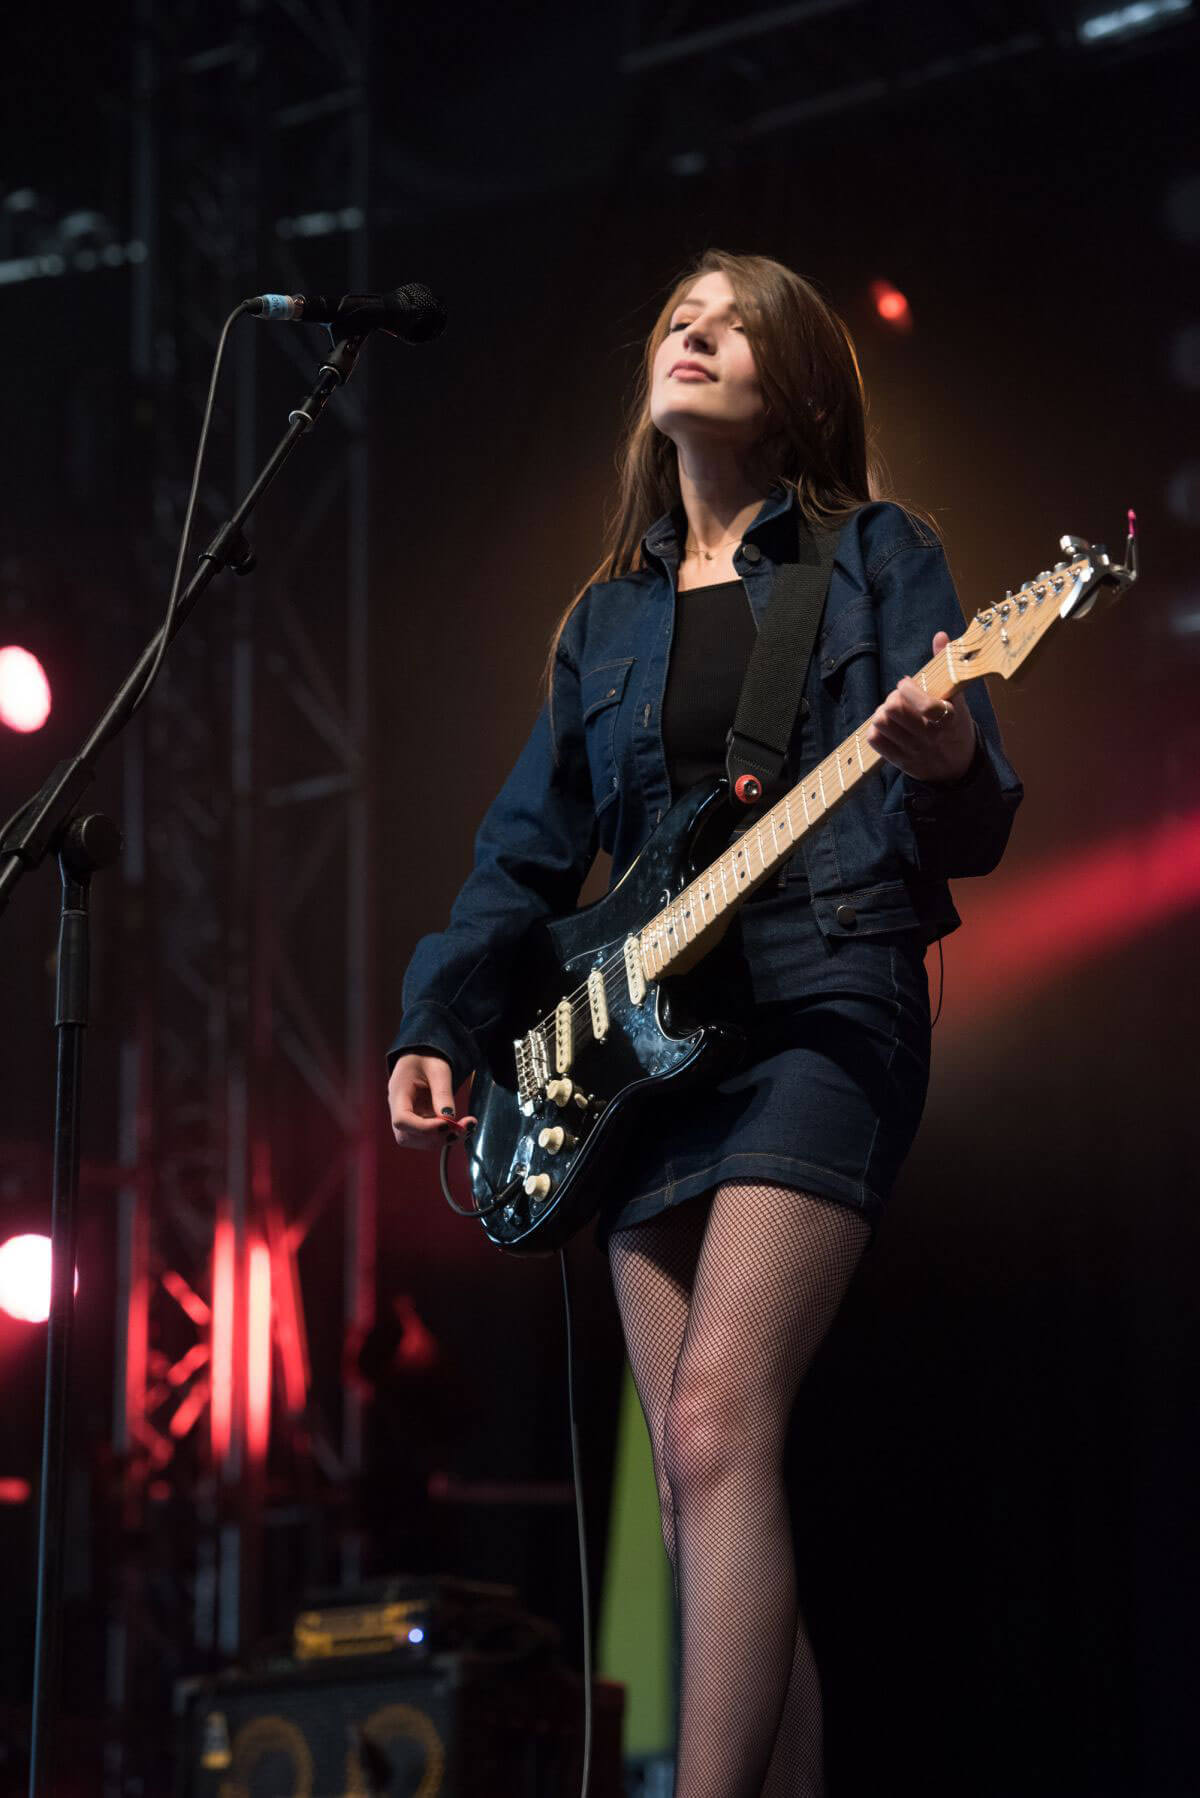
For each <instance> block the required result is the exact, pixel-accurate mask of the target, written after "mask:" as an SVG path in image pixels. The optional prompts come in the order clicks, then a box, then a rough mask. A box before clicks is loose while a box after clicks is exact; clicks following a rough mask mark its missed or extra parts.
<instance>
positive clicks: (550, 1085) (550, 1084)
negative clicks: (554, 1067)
mask: <svg viewBox="0 0 1200 1798" xmlns="http://www.w3.org/2000/svg"><path fill="white" fill-rule="evenodd" d="M574 1090H575V1083H574V1081H572V1080H547V1082H546V1097H547V1098H548V1099H551V1100H553V1102H554V1104H555V1105H557V1106H558V1107H559V1109H560V1110H561V1109H562V1107H563V1106H564V1105H569V1104H570V1103H571V1094H572V1093H573V1092H574Z"/></svg>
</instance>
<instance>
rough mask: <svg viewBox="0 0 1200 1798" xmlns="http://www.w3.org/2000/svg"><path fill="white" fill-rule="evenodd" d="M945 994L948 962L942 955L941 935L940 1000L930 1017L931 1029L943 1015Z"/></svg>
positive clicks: (939, 939) (940, 943) (939, 949)
mask: <svg viewBox="0 0 1200 1798" xmlns="http://www.w3.org/2000/svg"><path fill="white" fill-rule="evenodd" d="M945 996H946V962H945V958H944V957H943V955H942V939H941V937H939V938H938V1002H937V1010H936V1011H935V1012H934V1014H933V1016H932V1018H930V1020H929V1028H930V1029H931V1030H932V1029H933V1027H934V1025H935V1024H936V1023H937V1021H938V1019H939V1018H940V1017H941V1015H942V1000H943V999H944V998H945Z"/></svg>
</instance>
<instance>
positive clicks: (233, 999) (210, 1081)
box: [108, 0, 382, 1789]
mask: <svg viewBox="0 0 1200 1798" xmlns="http://www.w3.org/2000/svg"><path fill="white" fill-rule="evenodd" d="M369 30H370V7H369V0H346V4H345V5H339V4H336V3H335V0H321V3H319V4H306V3H302V0H279V3H278V4H258V3H257V0H226V3H225V4H223V5H217V6H213V5H211V4H206V5H204V6H200V5H198V4H189V5H184V6H182V7H173V8H171V9H169V10H168V11H164V10H163V9H162V8H160V7H156V6H155V5H154V4H153V0H139V4H138V12H137V37H136V47H135V52H134V55H135V67H134V81H133V87H134V104H133V107H132V109H131V124H130V129H131V138H132V142H131V171H132V206H131V211H132V217H131V232H130V235H131V237H132V238H133V239H134V240H135V241H137V242H139V243H141V244H144V245H145V254H144V256H143V257H142V259H141V260H140V261H138V262H137V263H136V264H135V265H134V267H133V270H132V275H131V335H130V357H131V366H132V373H133V379H134V383H135V388H136V393H137V404H138V406H139V408H140V411H141V414H142V417H143V420H144V427H145V430H146V431H147V432H148V433H149V437H150V443H151V467H152V494H151V516H150V521H149V526H148V529H147V531H146V534H145V538H144V541H143V543H142V546H141V549H142V564H143V574H144V576H145V588H146V591H147V594H148V595H149V596H150V597H149V599H148V607H149V609H148V610H147V613H146V618H145V623H146V625H147V626H148V627H151V628H152V627H153V625H154V624H155V622H156V620H157V618H158V616H160V615H161V610H162V604H163V602H164V600H165V595H166V592H167V590H168V587H169V582H170V571H171V568H172V565H173V561H174V555H175V552H176V549H177V544H178V535H179V530H180V528H181V523H182V517H183V510H184V505H185V501H186V495H187V490H188V484H189V481H190V477H191V462H192V457H193V454H194V448H195V444H196V442H197V438H198V433H199V424H200V416H201V411H202V407H203V404H204V397H205V392H206V388H207V384H208V377H209V371H210V368H211V363H212V357H213V353H214V349H215V345H216V341H217V338H218V335H219V332H220V328H221V323H222V321H223V319H224V318H225V316H226V315H227V314H228V313H229V312H230V311H231V310H232V309H233V307H234V306H235V305H236V304H237V302H238V300H239V299H241V298H242V297H244V296H245V295H246V294H247V293H253V292H256V291H258V290H259V289H261V288H264V287H273V288H285V287H288V286H291V287H293V288H302V287H303V286H304V281H305V276H304V273H303V272H302V270H301V268H300V266H299V264H298V261H297V252H298V250H299V248H300V246H301V245H302V244H305V243H306V242H311V240H312V239H314V238H324V239H325V240H326V241H324V242H323V243H322V244H321V245H320V251H321V267H322V269H323V271H324V278H325V281H326V282H327V284H329V285H330V286H332V285H333V284H334V283H335V282H338V281H340V282H341V283H342V285H343V287H344V288H345V289H346V290H349V291H353V290H356V289H358V290H361V289H362V288H363V287H365V285H366V281H367V238H368V228H369V222H370V206H369V183H370V168H369V155H370V144H369V113H370V108H369V103H368V93H367V69H368V48H369ZM284 93H286V95H287V96H288V99H289V104H287V105H286V106H285V105H283V104H282V101H281V98H280V96H281V95H282V94H284ZM298 93H299V94H307V95H310V96H311V97H310V98H308V99H307V100H306V101H305V102H304V103H302V104H297V103H295V96H296V95H297V94H298ZM298 194H303V195H304V196H305V201H306V209H305V210H301V208H300V206H299V205H298V204H297V199H296V196H297V195H298ZM331 252H332V253H331ZM310 253H313V252H311V251H310ZM325 347H327V345H326V346H325ZM321 348H322V345H321V342H320V340H319V339H316V338H315V337H314V335H313V333H312V332H311V330H309V331H307V332H306V331H303V330H302V329H296V328H293V327H283V326H280V327H261V326H259V325H257V324H256V323H254V322H253V321H248V320H243V321H242V322H240V323H239V325H238V327H237V328H236V330H235V333H234V336H233V338H232V340H231V356H230V359H229V366H228V367H227V370H226V374H225V377H224V380H223V384H222V389H221V391H220V393H219V395H218V399H217V410H216V413H215V416H214V428H213V438H212V443H211V447H210V453H209V459H208V464H207V467H206V470H205V477H204V481H203V483H202V486H201V490H200V496H199V501H198V508H197V519H196V526H195V531H194V537H193V545H192V552H191V553H192V555H195V554H196V553H197V552H198V551H199V550H200V549H202V548H203V546H204V544H205V543H206V542H207V541H208V540H209V539H210V538H211V536H212V535H213V534H214V531H215V529H216V527H217V526H218V525H219V524H220V523H221V522H222V521H223V520H224V518H225V517H227V516H228V513H229V511H230V510H231V509H232V506H233V504H234V503H236V500H237V499H238V498H239V497H240V496H241V495H242V494H243V493H244V492H245V490H246V488H247V487H248V486H249V484H250V481H251V479H252V477H253V475H254V473H255V472H256V471H257V468H258V465H259V463H260V461H261V459H262V457H263V456H264V455H265V453H266V452H267V451H268V450H269V449H270V448H271V447H272V446H273V444H274V442H275V441H276V440H277V438H278V437H279V436H280V435H281V434H282V431H283V430H284V428H285V426H286V420H287V412H288V410H289V408H290V407H291V406H292V405H295V404H296V403H298V399H299V396H300V395H301V394H302V393H303V392H305V391H307V388H308V387H309V386H310V385H311V381H312V379H313V378H314V377H315V373H316V369H317V366H318V363H319V360H320V352H321ZM365 397H366V390H365V383H362V382H361V380H360V382H359V383H358V384H357V385H356V386H355V385H352V386H351V387H350V388H349V389H348V390H347V391H346V392H345V393H341V394H339V395H338V396H337V398H336V399H335V401H334V403H333V404H332V405H331V406H330V408H329V410H328V413H327V414H326V416H325V419H324V420H323V422H322V428H321V429H320V430H319V431H318V433H317V434H316V436H315V438H314V441H313V443H312V444H306V445H305V446H303V447H302V448H301V449H300V450H298V451H297V453H296V455H295V456H294V457H293V458H292V460H291V462H290V463H289V465H288V468H287V470H286V473H285V475H284V477H283V478H282V480H281V481H280V482H279V483H278V484H277V486H276V487H275V488H273V489H272V491H271V493H270V495H269V497H268V499H267V500H266V501H265V502H264V505H263V508H262V509H261V511H260V512H259V513H258V514H256V516H255V518H254V519H253V520H252V521H251V535H252V538H253V541H254V547H255V550H256V553H257V558H258V568H257V570H256V572H254V573H253V574H252V575H250V576H249V577H248V578H244V579H236V578H235V577H233V576H232V575H226V576H224V577H222V578H221V579H220V580H218V581H217V582H216V583H215V584H214V586H213V587H212V588H211V589H210V590H209V592H208V594H207V595H206V596H205V598H204V600H203V601H202V602H201V605H200V606H199V607H198V608H197V611H196V612H195V613H194V614H193V616H192V617H191V618H190V619H189V621H188V623H187V625H186V626H185V628H184V630H183V631H182V632H181V634H180V636H179V637H178V639H177V640H176V642H175V644H174V645H173V647H172V649H171V651H170V654H169V656H168V658H167V660H166V662H165V663H164V666H163V670H162V674H161V676H160V679H159V683H158V686H157V688H156V690H155V692H154V695H153V696H152V698H151V700H150V701H149V703H148V705H147V707H146V708H145V711H144V713H143V714H142V715H141V716H140V717H139V719H138V720H137V721H136V723H135V726H134V728H133V729H132V730H130V731H129V732H127V734H126V739H125V763H124V766H125V784H124V808H123V818H122V824H123V827H124V830H125V833H126V839H127V845H128V848H127V856H126V864H125V878H126V881H127V883H128V915H130V916H131V917H132V918H134V919H135V920H136V924H135V926H134V928H133V929H132V930H131V933H130V934H131V945H130V946H131V949H132V950H133V951H134V953H136V955H137V957H138V963H137V966H138V978H137V980H136V981H134V982H131V983H130V984H131V986H133V987H136V992H137V998H136V1001H135V1003H134V1005H133V1007H132V1010H131V1015H130V1018H129V1023H128V1029H127V1032H126V1041H125V1047H124V1052H123V1056H122V1068H121V1113H122V1130H121V1144H120V1150H121V1160H122V1165H123V1167H124V1168H125V1170H126V1178H125V1181H124V1184H123V1185H122V1187H121V1191H120V1200H119V1232H120V1260H119V1266H120V1278H119V1288H118V1292H117V1295H116V1304H117V1322H118V1330H117V1335H118V1341H119V1343H120V1345H121V1353H120V1357H119V1363H118V1367H117V1371H116V1383H115V1403H114V1441H115V1446H116V1449H117V1452H118V1456H119V1457H120V1458H121V1461H122V1464H123V1466H124V1470H125V1501H124V1510H125V1518H126V1522H127V1523H128V1524H129V1525H130V1527H133V1528H137V1529H146V1528H152V1527H153V1524H154V1517H155V1514H156V1506H155V1505H154V1503H152V1502H151V1500H152V1498H153V1496H154V1490H155V1485H156V1482H157V1483H158V1488H159V1490H161V1489H162V1488H163V1487H164V1486H165V1487H168V1488H169V1487H172V1486H174V1487H177V1488H178V1489H179V1490H180V1492H181V1495H184V1496H186V1501H187V1504H188V1506H189V1507H191V1508H193V1509H194V1512H195V1515H196V1517H197V1519H198V1521H199V1527H198V1529H197V1532H196V1539H195V1558H194V1562H193V1565H192V1569H191V1578H190V1581H189V1582H188V1585H187V1599H186V1609H187V1613H188V1615H187V1617H186V1619H183V1618H180V1619H178V1622H179V1624H180V1628H181V1636H182V1641H183V1643H185V1644H190V1648H191V1650H192V1651H193V1660H194V1655H195V1652H196V1651H198V1652H199V1653H200V1654H201V1655H202V1656H210V1657H211V1658H212V1659H214V1660H226V1659H229V1658H231V1657H233V1656H235V1655H237V1654H238V1653H240V1652H241V1651H242V1650H243V1648H244V1647H245V1646H246V1645H247V1644H248V1643H249V1642H250V1641H251V1640H252V1639H253V1638H254V1636H255V1635H256V1633H257V1632H258V1630H259V1628H260V1626H261V1625H262V1623H263V1621H264V1598H265V1597H266V1596H267V1595H265V1594H264V1592H263V1590H262V1577H263V1576H262V1568H263V1565H264V1561H263V1557H262V1555H261V1554H260V1553H259V1546H260V1543H261V1538H262V1533H263V1530H264V1527H265V1526H266V1525H267V1524H268V1523H269V1520H270V1515H271V1513H270V1505H269V1488H268V1479H267V1474H268V1469H269V1466H270V1465H271V1458H272V1456H273V1457H274V1459H275V1462H276V1464H279V1463H280V1459H281V1457H283V1458H284V1459H285V1460H286V1458H287V1457H288V1456H289V1455H291V1456H295V1455H297V1454H300V1453H303V1455H304V1456H305V1457H306V1459H307V1460H308V1462H309V1464H310V1465H311V1466H315V1467H316V1468H317V1469H319V1470H321V1472H322V1473H323V1475H324V1476H327V1477H329V1478H331V1479H334V1480H337V1481H339V1482H344V1481H347V1480H352V1479H353V1477H354V1476H355V1475H356V1474H357V1473H358V1472H359V1470H360V1468H361V1462H362V1418H361V1414H360V1404H359V1400H358V1398H357V1395H356V1394H355V1393H354V1392H353V1391H352V1390H350V1391H345V1390H344V1389H343V1385H342V1381H341V1364H340V1343H341V1341H344V1340H345V1339H346V1338H347V1337H348V1336H352V1335H353V1333H355V1332H361V1331H362V1330H364V1329H365V1328H366V1327H367V1325H368V1324H369V1322H370V1320H371V1317H372V1315H373V1308H374V1255H375V1204H376V1168H375V1156H374V1141H373V1124H374V1112H375V1110H376V1108H377V1106H378V1103H379V1098H380V1095H379V1090H378V1089H379V1085H380V1079H381V1074H380V1069H381V1065H382V1064H381V1062H380V1058H379V1053H378V1045H377V1043H376V1041H375V1037H374V1031H373V1027H372V1020H371V1015H370V995H371V988H372V980H371V901H370V879H371V855H370V791H369V783H368V762H369V745H368V668H369V657H368V626H369V617H368V597H369V595H368V493H367V474H368V454H369V448H368V432H367V412H366V405H365ZM190 565H191V564H190V562H189V567H190ZM187 572H188V569H185V578H186V573H187ZM318 1237H319V1238H320V1242H319V1250H318V1253H317V1255H316V1259H318V1260H319V1261H320V1262H321V1263H322V1266H321V1268H320V1270H319V1271H320V1273H321V1275H322V1276H323V1277H322V1278H320V1279H315V1278H310V1277H308V1276H307V1274H306V1244H308V1243H310V1242H313V1241H316V1239H317V1238H318ZM334 1242H336V1244H337V1253H338V1258H339V1260H340V1264H341V1268H342V1277H341V1281H340V1284H337V1283H335V1282H333V1281H331V1280H330V1279H329V1268H328V1262H329V1259H330V1250H331V1244H332V1243H334ZM256 1254H259V1255H261V1256H265V1260H263V1261H262V1263H261V1265H263V1266H264V1267H265V1268H267V1269H268V1270H269V1276H270V1285H271V1288H272V1290H273V1295H274V1306H273V1309H274V1316H275V1331H274V1336H275V1342H274V1350H273V1352H272V1356H271V1358H272V1360H273V1362H274V1365H275V1366H276V1368H277V1369H278V1370H279V1371H280V1373H281V1374H282V1376H283V1377H282V1379H281V1381H280V1383H279V1387H278V1392H279V1396H278V1399H277V1402H276V1404H275V1406H274V1419H275V1424H274V1433H273V1435H272V1437H271V1438H270V1442H269V1444H267V1445H264V1444H263V1442H262V1441H261V1420H260V1421H259V1424H258V1425H257V1426H255V1425H254V1419H253V1418H252V1416H251V1415H250V1402H251V1401H254V1402H260V1401H259V1400H255V1398H254V1394H253V1392H252V1391H251V1390H250V1385H249V1376H248V1374H247V1367H248V1357H249V1356H250V1355H251V1354H252V1353H253V1352H254V1344H253V1343H252V1341H251V1332H252V1331H253V1330H254V1329H255V1328H256V1327H258V1326H256V1324H255V1320H254V1317H253V1315H252V1307H251V1280H252V1262H253V1261H254V1257H255V1255H256ZM223 1281H224V1282H225V1288H226V1289H223V1286H222V1282H223ZM335 1284H336V1288H337V1289H336V1291H334V1290H332V1289H333V1287H334V1286H335ZM314 1312H318V1313H323V1312H327V1313H329V1315H328V1316H324V1315H322V1317H321V1319H320V1322H321V1327H322V1329H323V1334H324V1338H325V1340H326V1341H327V1342H328V1341H329V1339H330V1338H332V1339H333V1340H335V1341H336V1342H338V1344H339V1352H338V1353H336V1354H335V1355H334V1356H333V1367H332V1377H331V1378H329V1379H327V1380H326V1382H325V1385H324V1388H322V1385H321V1381H320V1380H319V1379H318V1381H317V1383H316V1385H315V1387H314V1385H313V1382H312V1380H311V1377H310V1373H311V1370H310V1367H309V1363H308V1355H307V1341H306V1329H305V1325H306V1313H307V1315H308V1317H309V1318H310V1319H311V1317H312V1315H313V1313H314ZM325 1365H326V1366H327V1365H328V1357H327V1358H326V1363H325ZM252 1426H253V1427H252ZM289 1426H290V1427H289ZM254 1427H257V1429H258V1432H259V1439H258V1441H257V1446H256V1441H255V1436H254ZM301 1438H302V1444H303V1446H302V1447H301V1445H300V1444H301ZM318 1508H319V1507H318ZM339 1542H340V1548H341V1564H340V1568H339V1571H340V1573H341V1575H342V1576H343V1577H352V1576H353V1575H354V1573H355V1572H356V1570H357V1549H356V1538H355V1533H354V1530H353V1528H352V1527H349V1528H342V1529H341V1530H340V1531H339ZM309 1566H310V1570H314V1571H315V1570H320V1571H323V1572H325V1573H327V1572H328V1568H326V1567H325V1565H324V1557H323V1555H322V1551H321V1547H320V1545H318V1546H317V1550H316V1552H315V1555H314V1554H312V1553H310V1557H309ZM132 1578H133V1576H132V1575H130V1576H129V1580H132ZM144 1596H145V1595H144V1593H142V1594H140V1595H139V1592H138V1591H137V1590H134V1589H133V1586H132V1585H131V1584H130V1583H128V1580H127V1583H126V1584H125V1585H124V1586H123V1587H122V1589H121V1590H120V1592H119V1593H118V1595H117V1598H116V1600H115V1602H114V1607H113V1620H112V1626H111V1628H110V1632H109V1648H110V1666H109V1694H108V1695H109V1699H110V1702H111V1703H112V1704H113V1705H114V1707H115V1708H117V1709H118V1710H119V1709H120V1708H122V1706H124V1705H127V1704H130V1703H132V1702H134V1700H135V1699H136V1696H137V1693H138V1690H139V1686H140V1679H139V1672H138V1668H137V1666H136V1665H135V1664H134V1663H135V1660H136V1657H137V1655H138V1653H139V1652H143V1653H144V1652H145V1650H146V1649H149V1651H150V1652H152V1653H155V1654H156V1657H157V1658H158V1660H159V1661H160V1662H161V1660H162V1651H163V1649H164V1647H165V1646H166V1644H165V1643H164V1642H162V1641H161V1640H160V1641H159V1642H158V1644H157V1646H156V1645H155V1642H154V1640H153V1638H148V1637H147V1632H146V1628H145V1622H146V1619H145V1614H144V1612H145V1606H144V1604H141V1603H140V1599H141V1598H144ZM159 1633H160V1636H161V1631H160V1632H159ZM139 1641H140V1642H141V1643H142V1644H143V1648H142V1649H141V1650H139V1648H138V1646H137V1644H138V1643H139ZM160 1677H161V1673H160ZM114 1789H115V1786H114Z"/></svg>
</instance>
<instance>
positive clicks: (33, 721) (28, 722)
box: [0, 643, 50, 731]
mask: <svg viewBox="0 0 1200 1798" xmlns="http://www.w3.org/2000/svg"><path fill="white" fill-rule="evenodd" d="M49 716H50V682H49V681H48V680H47V679H46V671H45V669H44V668H43V667H42V664H41V663H40V662H39V661H38V659H37V657H36V656H34V655H30V653H29V651H28V650H27V649H19V648H18V647H17V645H16V644H15V643H10V644H8V646H7V647H6V648H4V649H0V724H7V726H8V728H9V729H10V730H20V731H30V730H41V728H42V726H43V724H45V722H46V720H47V718H48V717H49Z"/></svg>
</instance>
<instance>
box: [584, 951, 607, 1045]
mask: <svg viewBox="0 0 1200 1798" xmlns="http://www.w3.org/2000/svg"><path fill="white" fill-rule="evenodd" d="M587 996H588V1010H589V1011H590V1012H591V1014H592V1035H593V1036H594V1037H595V1039H596V1041H597V1042H598V1043H602V1042H603V1041H604V1039H605V1037H606V1036H607V1035H608V994H607V993H606V992H605V990H604V972H603V970H602V969H601V968H593V969H592V971H591V973H590V974H589V975H588V978H587Z"/></svg>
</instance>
